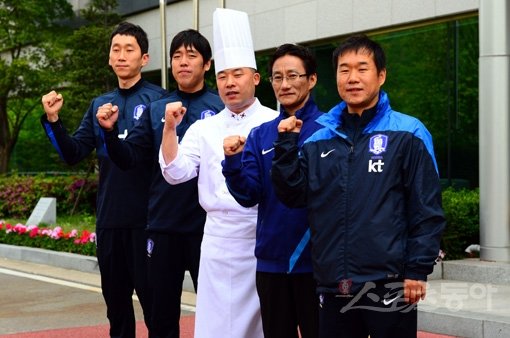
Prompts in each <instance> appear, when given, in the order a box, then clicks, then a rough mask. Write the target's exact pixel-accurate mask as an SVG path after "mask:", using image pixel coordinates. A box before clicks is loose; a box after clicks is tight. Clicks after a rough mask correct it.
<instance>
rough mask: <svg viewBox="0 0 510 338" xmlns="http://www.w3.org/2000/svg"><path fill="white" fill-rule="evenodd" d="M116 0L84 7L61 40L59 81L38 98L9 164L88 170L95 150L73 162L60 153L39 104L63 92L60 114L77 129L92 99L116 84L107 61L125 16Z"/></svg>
mask: <svg viewBox="0 0 510 338" xmlns="http://www.w3.org/2000/svg"><path fill="white" fill-rule="evenodd" d="M116 7H117V1H116V0H93V1H91V2H90V3H89V4H88V6H87V7H86V8H85V9H83V10H81V11H80V13H79V15H78V18H77V21H76V22H73V25H74V27H78V28H75V29H74V30H73V31H72V32H70V34H68V35H67V36H66V37H65V38H62V39H60V40H59V41H60V42H61V43H62V45H63V46H65V49H57V48H55V49H56V50H59V51H60V54H58V55H57V54H56V53H55V55H53V59H54V60H58V63H59V64H60V67H59V71H58V74H55V75H56V76H58V78H59V79H58V80H59V81H60V82H59V83H58V85H55V86H53V85H52V84H48V83H46V84H45V89H44V90H43V91H42V92H41V93H40V94H37V96H36V97H34V98H33V100H34V104H35V106H36V109H34V110H33V112H32V114H31V115H30V116H29V117H28V118H27V121H26V122H25V123H24V125H23V128H22V130H21V132H20V135H19V142H18V143H17V145H16V148H15V150H14V153H13V156H12V157H11V161H10V166H9V167H10V169H11V170H12V169H15V170H18V171H23V172H27V171H29V172H34V171H46V172H49V171H59V172H61V171H69V170H71V171H83V170H89V169H90V168H91V166H93V165H94V163H95V156H94V155H93V154H92V155H91V156H90V157H89V159H88V160H87V161H82V162H81V163H79V164H77V165H75V166H73V167H72V168H71V167H69V166H68V165H67V164H65V163H64V162H63V161H62V160H60V159H59V156H58V153H57V152H56V151H55V150H54V149H53V147H52V145H51V144H50V143H49V142H48V140H47V137H46V135H45V133H44V131H43V130H42V128H41V124H40V123H39V117H40V116H41V115H42V114H43V113H44V112H43V110H42V107H41V105H40V98H41V95H42V94H45V93H47V92H49V91H50V90H52V89H55V90H57V91H58V92H60V93H62V94H63V95H64V101H65V103H64V108H63V109H62V112H61V114H60V118H61V119H62V121H63V122H64V124H65V126H66V128H67V129H68V130H69V131H73V130H75V129H76V127H77V126H78V124H79V123H80V121H81V119H82V117H83V113H84V112H85V111H86V110H87V108H88V105H89V104H90V100H91V99H92V98H94V97H96V96H98V95H99V94H101V93H104V92H106V91H109V90H111V89H113V88H114V87H115V86H116V84H117V82H116V81H117V80H116V77H115V74H114V73H113V71H112V70H111V67H109V66H108V53H109V40H110V34H111V32H112V30H113V29H114V26H115V25H116V24H117V23H119V22H120V21H121V20H122V17H121V16H120V15H118V14H117V13H116Z"/></svg>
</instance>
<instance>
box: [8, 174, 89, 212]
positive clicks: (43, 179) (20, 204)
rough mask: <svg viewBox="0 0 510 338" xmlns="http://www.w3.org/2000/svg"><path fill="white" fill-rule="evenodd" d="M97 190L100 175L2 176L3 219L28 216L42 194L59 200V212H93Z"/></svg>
mask: <svg viewBox="0 0 510 338" xmlns="http://www.w3.org/2000/svg"><path fill="white" fill-rule="evenodd" d="M96 193H97V177H96V176H93V177H89V178H87V177H85V176H78V175H72V176H44V175H38V176H21V175H12V176H3V177H1V176H0V218H18V219H28V217H29V216H30V213H31V212H32V210H33V209H34V208H35V206H36V204H37V202H38V201H39V198H41V197H55V198H56V199H57V214H72V213H86V214H92V213H94V212H95V205H96ZM75 204H76V205H75Z"/></svg>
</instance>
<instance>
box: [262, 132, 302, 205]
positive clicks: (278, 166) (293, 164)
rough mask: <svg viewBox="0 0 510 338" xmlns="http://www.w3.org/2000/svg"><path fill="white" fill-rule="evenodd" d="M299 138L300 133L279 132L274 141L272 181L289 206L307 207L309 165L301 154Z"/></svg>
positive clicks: (283, 201) (284, 202) (280, 196)
mask: <svg viewBox="0 0 510 338" xmlns="http://www.w3.org/2000/svg"><path fill="white" fill-rule="evenodd" d="M298 138H299V134H298V133H293V132H292V133H291V132H289V133H278V139H277V140H276V141H275V142H274V151H275V155H274V158H273V162H272V167H271V181H272V183H273V188H274V191H275V194H276V196H278V198H279V199H280V201H282V203H283V204H285V205H286V206H288V207H289V208H304V207H306V199H307V198H306V196H307V194H306V192H307V188H308V181H307V174H306V172H307V166H306V161H305V159H304V157H303V156H300V155H299V148H298Z"/></svg>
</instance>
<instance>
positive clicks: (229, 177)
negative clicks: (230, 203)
mask: <svg viewBox="0 0 510 338" xmlns="http://www.w3.org/2000/svg"><path fill="white" fill-rule="evenodd" d="M257 149H258V147H257V146H256V137H255V136H254V134H253V132H252V133H251V134H250V135H248V138H247V141H246V145H245V147H244V150H243V152H242V153H240V154H236V155H232V156H225V160H224V161H223V162H222V166H223V169H222V172H223V176H225V181H226V184H227V187H228V190H229V191H230V194H232V196H233V197H234V199H235V200H236V201H237V203H239V204H240V205H242V206H243V207H245V208H249V207H253V206H255V205H257V204H258V203H259V202H260V199H261V196H262V191H263V182H262V181H261V180H262V175H261V170H264V169H263V167H261V166H259V164H258V160H257V154H258V152H257V151H256V150H257Z"/></svg>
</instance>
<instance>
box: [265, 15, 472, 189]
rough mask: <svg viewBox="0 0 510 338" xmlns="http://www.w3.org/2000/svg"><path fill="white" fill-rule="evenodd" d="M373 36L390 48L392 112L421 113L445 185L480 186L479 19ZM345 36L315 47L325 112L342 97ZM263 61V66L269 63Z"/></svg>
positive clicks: (317, 94) (320, 99)
mask: <svg viewBox="0 0 510 338" xmlns="http://www.w3.org/2000/svg"><path fill="white" fill-rule="evenodd" d="M371 37H372V38H373V39H374V40H376V41H377V42H379V43H380V44H381V45H382V47H383V48H384V50H385V52H386V58H387V60H386V63H387V77H386V83H385V84H384V85H383V87H382V89H383V90H384V91H386V92H387V93H388V95H389V98H390V104H391V106H392V108H393V109H394V110H396V111H400V112H402V113H406V114H408V115H412V116H415V117H417V118H418V119H420V120H421V121H422V122H423V123H424V124H425V125H426V127H427V128H428V129H429V131H430V132H431V134H432V136H433V139H434V147H435V152H436V158H437V162H438V167H439V174H440V176H441V178H442V181H443V183H444V184H445V185H448V184H450V185H451V184H454V185H457V186H463V187H477V186H478V54H479V49H478V17H470V18H465V19H461V20H452V21H448V22H443V23H437V24H431V25H427V26H422V27H417V28H410V29H405V30H399V31H395V32H389V33H382V34H376V35H372V36H371ZM341 40H342V39H339V40H338V42H336V43H331V44H327V45H321V46H314V47H313V50H314V52H315V54H316V57H317V61H318V64H319V68H318V83H317V86H316V88H315V90H314V97H315V100H316V102H317V104H318V105H319V107H320V108H321V109H322V110H323V111H325V112H327V111H328V110H329V109H330V108H331V107H333V106H334V105H336V104H337V103H338V102H339V100H340V98H339V97H338V92H337V90H336V81H335V77H334V71H333V66H332V62H331V55H332V52H333V50H334V49H335V47H336V46H337V45H338V43H339V42H340V41H341ZM266 60H267V59H266ZM261 61H262V59H260V60H258V62H259V63H258V64H259V67H260V66H261V65H267V61H266V63H263V62H261ZM263 79H264V77H263ZM264 86H265V84H264ZM261 89H262V88H261ZM262 93H263V94H264V96H266V95H269V96H270V98H264V99H261V101H263V102H265V103H267V102H269V101H270V102H275V99H274V94H272V91H267V90H263V91H260V92H257V95H258V96H260V95H261V94H262ZM271 95H272V96H271Z"/></svg>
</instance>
